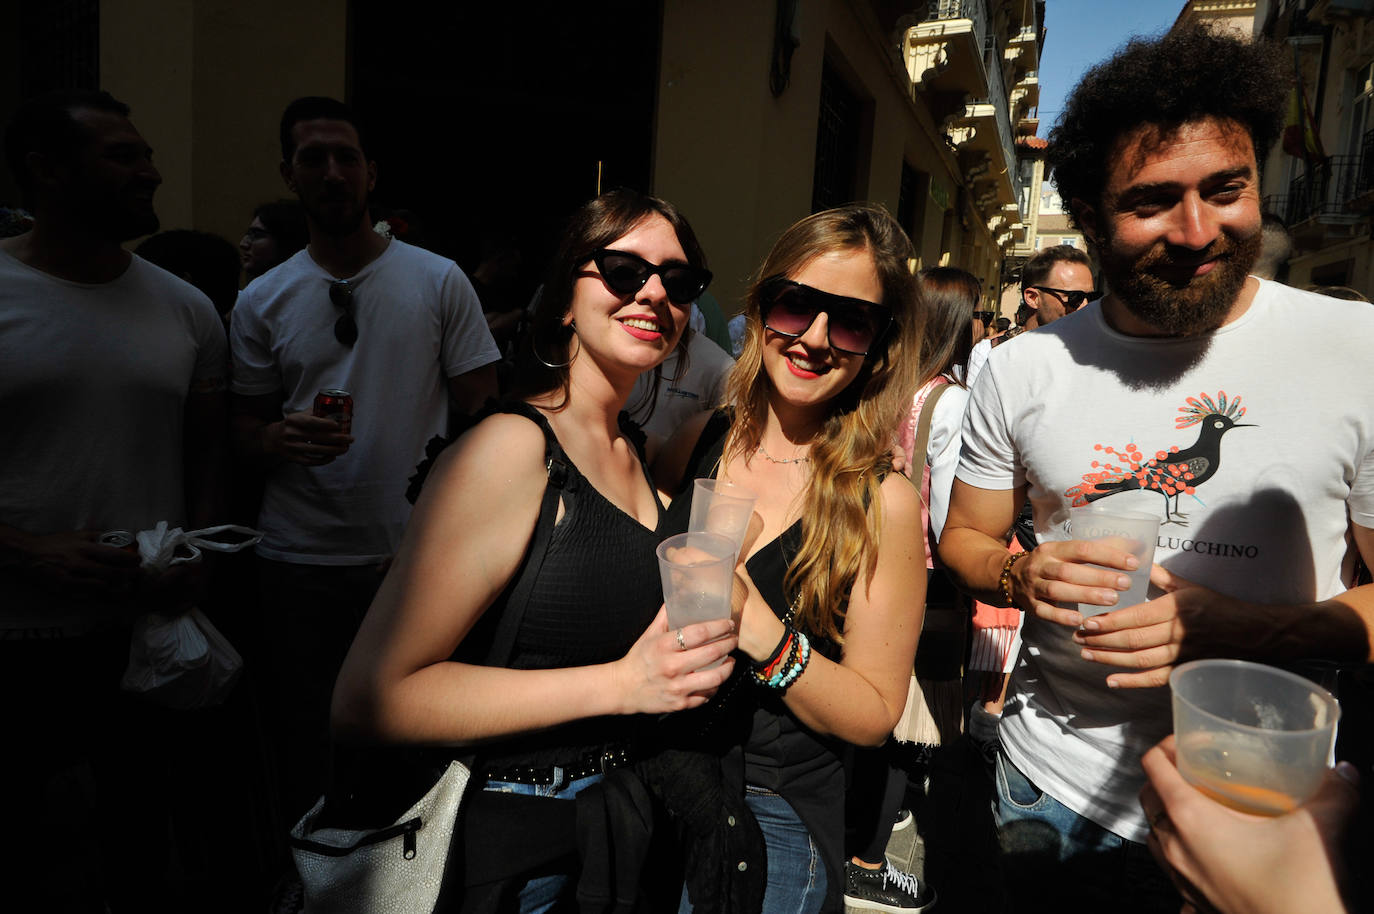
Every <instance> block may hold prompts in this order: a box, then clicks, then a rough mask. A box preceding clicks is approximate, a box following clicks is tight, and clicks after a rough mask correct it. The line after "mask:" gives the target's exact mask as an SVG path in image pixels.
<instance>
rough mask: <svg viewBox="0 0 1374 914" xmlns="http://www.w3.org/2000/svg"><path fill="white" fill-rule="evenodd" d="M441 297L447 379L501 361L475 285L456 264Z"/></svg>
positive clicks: (446, 277)
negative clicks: (474, 287)
mask: <svg viewBox="0 0 1374 914" xmlns="http://www.w3.org/2000/svg"><path fill="white" fill-rule="evenodd" d="M440 295H441V296H442V299H443V301H442V302H441V307H442V310H443V333H444V338H443V343H442V353H443V355H442V358H443V364H444V377H446V378H454V377H457V376H458V375H460V374H466V373H467V372H469V371H472V370H473V369H474V368H481V367H482V366H483V365H489V364H491V363H492V362H496V361H499V360H500V358H501V350H499V349H498V348H497V347H496V341H495V340H493V339H492V337H491V330H489V329H488V328H487V320H486V318H485V317H484V316H483V315H482V303H481V302H480V301H478V300H477V292H476V290H475V289H473V288H472V283H471V282H469V281H468V278H467V276H466V275H465V274H464V273H463V271H462V270H460V269H459V268H458V266H457V265H456V264H455V265H453V266H451V267H450V268H449V271H448V274H447V275H445V276H444V282H443V286H442V287H441V289H440Z"/></svg>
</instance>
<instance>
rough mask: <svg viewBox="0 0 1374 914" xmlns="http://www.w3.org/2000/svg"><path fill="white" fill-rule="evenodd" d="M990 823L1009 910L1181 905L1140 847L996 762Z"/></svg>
mask: <svg viewBox="0 0 1374 914" xmlns="http://www.w3.org/2000/svg"><path fill="white" fill-rule="evenodd" d="M995 774H996V777H995V780H996V787H997V798H996V801H995V803H994V808H993V816H994V818H995V820H996V822H997V838H998V843H999V844H1000V845H1001V849H1002V872H1003V877H1004V878H1005V880H1006V893H1007V896H1006V897H1007V902H1008V907H1009V909H1010V910H1014V911H1017V912H1022V911H1040V910H1044V911H1056V912H1058V911H1071V910H1083V911H1113V912H1118V911H1119V912H1127V911H1132V912H1134V911H1140V912H1150V914H1154V912H1159V914H1166V912H1167V914H1176V912H1177V911H1178V910H1179V908H1180V907H1181V906H1182V904H1183V899H1182V898H1181V897H1180V896H1179V895H1178V893H1177V892H1176V891H1175V890H1174V887H1173V885H1172V884H1171V883H1170V882H1169V879H1168V877H1167V876H1165V874H1164V873H1163V871H1162V870H1160V869H1159V867H1158V865H1157V864H1156V863H1155V862H1154V859H1153V858H1152V857H1151V856H1150V851H1149V849H1148V848H1147V847H1146V846H1145V845H1143V844H1137V843H1136V842H1134V841H1127V840H1126V839H1125V838H1122V837H1121V836H1120V835H1117V834H1115V833H1113V832H1110V831H1108V830H1107V829H1105V828H1103V827H1102V826H1100V825H1098V824H1097V823H1095V822H1093V821H1092V820H1090V819H1087V818H1084V817H1083V816H1080V815H1079V814H1078V813H1076V812H1074V811H1073V810H1072V809H1069V808H1068V807H1067V806H1065V805H1064V804H1062V803H1060V802H1059V801H1058V800H1056V799H1055V798H1054V797H1052V796H1050V795H1049V794H1047V793H1045V792H1043V791H1042V790H1040V788H1038V787H1036V786H1035V784H1033V783H1032V782H1031V780H1030V779H1029V778H1027V777H1026V776H1025V775H1024V774H1022V773H1021V771H1020V769H1018V768H1017V767H1016V766H1015V765H1013V764H1012V763H1011V760H1010V759H1008V758H1007V756H1006V754H1005V753H1003V752H999V753H998V754H997V763H996V770H995Z"/></svg>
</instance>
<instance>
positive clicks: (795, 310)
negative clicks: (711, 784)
mask: <svg viewBox="0 0 1374 914" xmlns="http://www.w3.org/2000/svg"><path fill="white" fill-rule="evenodd" d="M912 256H913V253H912V249H911V243H910V241H909V240H908V239H907V237H906V235H905V234H904V233H903V232H902V230H901V229H900V228H899V227H898V226H897V224H896V223H895V222H894V221H893V220H892V218H891V217H890V216H888V214H887V213H886V212H884V211H882V210H881V209H877V208H874V207H870V206H866V205H852V206H845V207H841V208H839V209H834V210H828V211H825V212H821V213H817V214H815V215H813V216H811V217H809V218H807V219H804V220H802V221H801V222H799V223H797V224H796V225H794V226H792V227H791V228H790V229H788V230H787V231H786V232H784V233H783V235H782V237H781V238H779V239H778V242H777V243H776V244H775V245H774V247H773V250H772V252H771V253H770V254H769V255H768V257H767V259H766V260H765V261H764V263H763V267H762V269H761V270H760V271H759V278H758V279H757V281H756V282H754V284H753V285H752V287H751V288H750V290H749V293H748V297H747V299H746V302H745V314H746V324H747V330H746V339H745V341H744V346H743V350H742V352H741V355H740V359H739V362H738V364H737V365H736V367H735V369H734V371H733V372H732V374H731V376H730V381H729V401H730V402H731V403H733V408H732V409H731V410H730V411H729V412H725V411H721V412H716V413H713V414H705V415H703V416H702V417H701V418H700V419H697V420H695V421H693V422H691V423H689V424H688V425H686V426H684V427H683V429H682V430H681V431H680V432H679V433H678V434H677V435H676V436H675V437H674V438H673V439H672V441H670V442H669V444H668V445H667V446H666V447H665V450H664V452H663V456H662V457H661V458H660V460H659V462H658V463H657V465H656V472H657V475H658V479H659V483H660V487H661V488H663V489H664V490H665V491H673V492H677V493H681V495H680V497H678V498H677V499H676V500H675V501H674V502H673V505H672V509H671V516H672V518H673V519H675V520H676V521H677V526H679V527H680V526H685V520H686V518H687V516H688V513H689V512H690V509H691V494H690V493H691V491H692V488H693V487H692V480H693V479H694V478H699V477H716V478H718V479H723V480H729V481H730V482H733V483H736V484H738V485H740V486H743V487H744V488H746V489H749V490H751V491H754V492H756V493H757V494H758V501H757V502H756V507H755V512H756V516H755V518H754V520H753V529H752V530H751V533H752V534H754V536H753V538H752V539H751V540H750V541H749V542H746V543H745V544H744V547H743V549H742V551H741V557H742V558H743V560H744V561H743V562H742V564H741V567H740V577H741V579H742V584H743V586H744V587H745V589H746V590H747V597H746V598H745V599H744V600H743V609H742V614H741V617H740V626H739V647H740V650H741V651H742V652H743V654H744V655H745V658H746V659H747V660H748V661H750V663H749V664H747V667H748V668H747V669H744V668H741V669H739V670H738V671H737V672H736V673H735V674H734V677H733V679H732V681H731V683H730V685H729V686H727V687H726V688H725V689H723V690H722V696H721V697H720V698H718V699H717V703H716V705H714V706H713V707H712V708H710V709H709V710H708V712H707V714H705V715H703V716H706V717H708V718H709V719H712V720H713V721H714V722H713V723H710V724H709V725H710V726H719V727H722V728H726V729H727V730H728V732H734V733H738V741H737V742H736V744H735V745H734V746H733V748H732V749H730V750H729V751H728V752H727V754H726V756H725V762H724V776H725V780H726V782H727V786H728V787H730V788H731V789H733V790H734V791H737V792H739V793H743V794H744V795H745V800H746V803H747V805H748V807H749V809H750V810H751V811H752V812H753V814H754V817H755V818H756V819H757V820H758V823H759V825H760V826H761V827H762V829H763V834H764V838H765V841H766V845H767V847H766V852H767V875H768V880H767V887H766V893H765V897H764V904H763V911H764V912H765V914H774V912H782V911H787V912H799V911H801V912H814V911H820V910H827V911H839V910H840V908H841V901H840V899H841V896H842V889H843V885H844V867H843V862H844V861H843V857H842V852H843V840H844V770H843V764H842V761H841V757H842V755H843V753H844V751H845V747H846V744H856V745H866V746H876V745H879V744H881V743H882V742H883V741H885V740H886V739H887V738H888V735H889V734H890V733H891V732H892V727H893V724H895V723H896V721H897V718H898V715H899V714H900V713H901V710H902V702H903V700H904V699H905V697H906V692H907V680H908V679H909V678H910V676H911V663H912V656H913V654H914V653H915V650H916V640H917V637H918V636H919V634H920V630H921V606H922V596H923V594H924V591H925V578H924V575H922V574H921V573H920V568H921V566H920V550H919V547H918V546H917V545H916V544H917V543H919V542H920V536H921V533H920V503H919V500H918V499H917V497H916V493H915V492H914V491H913V490H912V488H911V485H910V484H909V483H908V482H907V480H906V479H905V478H903V477H902V476H900V475H899V474H895V473H892V472H890V471H891V453H890V452H891V448H892V432H893V429H894V428H896V427H897V424H898V421H899V419H900V417H901V416H902V415H904V413H905V411H906V410H907V409H908V408H909V407H910V404H911V395H912V392H913V391H914V390H915V388H916V385H917V380H918V373H917V366H918V358H919V350H920V345H921V307H920V297H919V294H918V292H917V288H916V283H915V277H914V276H912V275H911V271H910V269H909V267H908V263H909V261H910V259H911V258H912ZM673 526H674V525H673V524H670V525H669V529H673ZM744 666H745V665H744V664H741V667H744ZM731 727H733V728H734V729H730V728H731ZM690 902H691V900H690V899H686V900H685V904H684V906H690Z"/></svg>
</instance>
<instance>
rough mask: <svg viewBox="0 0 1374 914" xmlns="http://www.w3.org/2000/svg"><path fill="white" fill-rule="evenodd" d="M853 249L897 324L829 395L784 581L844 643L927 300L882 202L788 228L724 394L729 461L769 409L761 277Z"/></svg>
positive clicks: (810, 620)
mask: <svg viewBox="0 0 1374 914" xmlns="http://www.w3.org/2000/svg"><path fill="white" fill-rule="evenodd" d="M857 250H863V251H867V252H868V253H869V254H870V255H871V256H872V257H873V263H874V265H875V267H876V268H877V272H878V279H879V282H880V284H881V285H882V290H883V302H882V303H883V304H884V305H886V306H887V307H889V308H890V309H892V324H891V325H890V326H889V327H888V329H887V331H886V333H885V334H884V335H883V337H882V338H881V340H879V341H878V342H877V343H876V346H875V348H874V349H872V350H870V351H869V354H868V356H867V357H866V358H865V360H864V364H863V368H862V369H861V370H860V372H859V374H858V376H857V377H856V378H855V379H854V381H853V383H851V384H850V385H849V386H848V387H847V388H845V390H844V391H842V392H841V393H840V394H839V395H838V396H837V397H836V398H835V399H834V400H833V401H831V404H830V407H831V410H830V414H829V415H828V416H827V417H826V420H825V424H824V426H823V428H822V430H821V431H820V433H819V434H818V435H817V436H816V438H815V440H814V442H813V443H812V445H811V451H810V457H811V477H810V479H809V480H808V482H807V484H806V489H805V491H804V492H803V501H802V510H801V518H802V520H801V524H802V545H801V548H800V550H799V551H798V552H797V554H796V556H795V557H794V558H793V559H792V561H791V562H790V563H789V564H788V568H787V574H786V576H785V577H784V579H783V587H784V590H785V591H786V592H787V594H788V595H789V597H790V598H791V599H793V600H794V601H795V602H794V606H795V608H796V622H797V626H798V627H799V628H801V629H803V630H805V631H807V632H810V633H813V634H818V635H821V636H823V637H826V638H829V639H832V640H834V641H842V640H843V635H842V627H843V618H844V606H845V604H846V603H847V602H848V600H849V594H850V591H851V589H852V588H853V586H854V584H855V582H856V581H857V580H858V579H859V577H860V575H861V574H862V575H869V576H871V575H872V574H873V569H874V567H875V566H876V565H877V561H878V531H879V530H880V529H881V527H882V512H881V504H882V500H881V498H880V497H879V494H878V486H879V484H880V482H881V477H882V476H883V475H884V474H885V473H887V472H888V471H890V470H891V468H892V444H893V440H894V433H895V430H896V429H897V426H898V422H899V421H900V420H901V418H902V417H903V416H905V415H906V413H907V411H908V410H909V409H910V408H911V399H912V396H913V395H914V394H915V391H916V388H917V384H918V381H919V376H920V370H919V369H920V365H919V362H920V351H921V338H922V332H923V327H924V310H925V309H924V307H923V306H922V304H921V297H920V291H919V287H918V285H917V282H916V277H915V276H913V275H912V273H911V269H910V266H909V264H910V262H911V259H912V258H913V257H914V256H915V255H914V250H913V248H912V245H911V241H910V239H908V238H907V236H906V233H905V232H903V231H902V229H901V227H900V226H898V225H897V223H896V222H895V221H894V220H893V219H892V217H891V216H890V215H888V213H887V211H886V210H884V209H882V208H881V207H878V206H872V205H869V204H857V203H856V204H850V205H848V206H841V207H838V208H836V209H831V210H826V211H824V212H820V213H816V214H815V215H812V216H809V217H807V218H806V219H803V220H802V221H800V222H798V223H797V224H795V225H793V226H792V227H791V228H789V229H788V230H787V231H785V232H783V234H782V237H780V238H779V239H778V240H777V243H776V244H774V245H773V250H772V251H770V252H769V254H768V257H767V258H766V259H765V260H764V262H763V266H762V267H760V268H759V272H758V274H757V275H756V276H755V277H754V282H753V284H752V285H751V286H750V288H749V292H748V295H747V297H746V298H745V304H744V313H745V316H746V334H745V340H744V347H743V350H742V351H741V352H740V357H739V361H738V362H737V363H736V364H735V368H734V370H733V371H732V372H731V374H730V380H729V384H728V398H727V402H732V403H733V404H734V407H735V421H734V423H733V424H732V425H731V429H730V434H729V437H728V438H727V439H726V445H725V452H724V460H725V461H726V462H727V463H728V462H729V461H730V460H732V459H734V458H735V457H744V458H745V459H748V458H750V457H752V456H753V454H754V452H755V450H756V449H757V448H758V446H759V443H760V440H761V436H762V434H763V426H764V418H765V416H766V415H767V411H768V393H769V381H768V375H767V373H766V372H764V370H763V335H764V328H763V321H762V319H761V317H760V291H761V288H762V286H763V285H764V283H765V282H766V281H767V280H769V279H771V278H773V277H776V276H793V275H795V274H796V273H797V272H798V271H800V270H801V269H803V268H804V267H805V265H806V264H807V263H809V262H811V261H812V260H813V259H815V258H816V257H819V256H821V255H823V254H829V253H833V252H837V251H857Z"/></svg>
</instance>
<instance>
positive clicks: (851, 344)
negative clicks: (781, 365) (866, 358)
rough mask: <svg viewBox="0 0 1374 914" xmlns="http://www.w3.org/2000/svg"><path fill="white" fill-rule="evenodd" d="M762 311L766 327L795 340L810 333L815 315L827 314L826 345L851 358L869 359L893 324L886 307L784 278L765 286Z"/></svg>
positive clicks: (889, 311)
mask: <svg viewBox="0 0 1374 914" xmlns="http://www.w3.org/2000/svg"><path fill="white" fill-rule="evenodd" d="M759 307H760V310H761V311H762V316H763V325H764V326H765V327H767V328H768V329H769V330H772V331H773V332H774V333H781V334H782V335H783V336H790V337H792V338H793V339H795V338H797V337H799V336H802V335H803V334H805V333H806V331H807V330H810V329H811V325H812V324H814V323H815V322H816V315H818V314H821V313H824V314H825V317H826V322H825V328H826V337H827V338H826V342H827V343H829V345H830V348H831V349H834V350H836V351H837V352H845V353H848V354H850V355H868V353H869V350H871V349H872V348H873V346H874V344H875V343H877V342H878V340H879V339H881V338H882V335H883V332H884V331H886V330H887V327H888V324H890V323H892V311H891V309H889V308H888V307H886V306H885V305H880V304H877V303H875V302H871V301H864V300H863V299H861V298H847V297H845V296H843V295H832V294H831V293H829V292H822V291H821V290H820V289H813V288H811V287H810V286H806V285H802V284H801V283H799V282H794V281H792V280H790V279H785V278H783V277H781V276H774V277H773V278H771V279H768V280H766V281H765V282H764V284H763V288H762V289H761V292H760V298H759Z"/></svg>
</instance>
